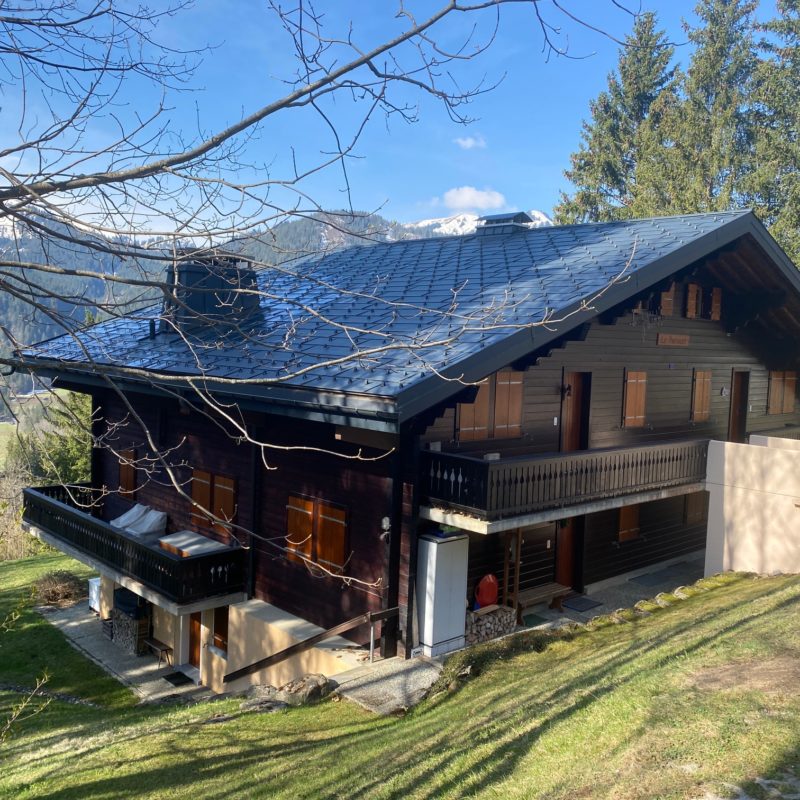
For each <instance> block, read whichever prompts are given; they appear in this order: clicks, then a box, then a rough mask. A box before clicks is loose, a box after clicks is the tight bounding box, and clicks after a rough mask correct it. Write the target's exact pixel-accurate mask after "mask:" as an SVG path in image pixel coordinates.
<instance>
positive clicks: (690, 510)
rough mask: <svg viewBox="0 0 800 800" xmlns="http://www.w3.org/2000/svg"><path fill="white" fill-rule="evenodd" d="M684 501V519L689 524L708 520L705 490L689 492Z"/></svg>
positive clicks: (698, 523)
mask: <svg viewBox="0 0 800 800" xmlns="http://www.w3.org/2000/svg"><path fill="white" fill-rule="evenodd" d="M683 502H684V505H683V519H684V522H685V523H686V524H687V525H700V524H702V523H704V522H705V521H706V493H705V492H693V493H692V494H687V495H686V499H685V500H684V501H683Z"/></svg>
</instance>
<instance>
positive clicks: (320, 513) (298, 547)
mask: <svg viewBox="0 0 800 800" xmlns="http://www.w3.org/2000/svg"><path fill="white" fill-rule="evenodd" d="M286 548H287V550H288V553H287V555H288V558H289V560H290V561H298V562H301V563H302V562H308V561H311V562H313V563H315V564H319V565H320V566H322V567H325V568H326V569H330V570H340V569H342V567H344V564H345V561H346V560H347V512H346V511H345V509H344V508H342V507H341V506H335V505H333V504H331V503H328V502H326V501H324V500H320V499H318V498H314V497H302V496H300V495H289V501H288V503H287V504H286Z"/></svg>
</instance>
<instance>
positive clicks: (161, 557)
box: [22, 486, 245, 603]
mask: <svg viewBox="0 0 800 800" xmlns="http://www.w3.org/2000/svg"><path fill="white" fill-rule="evenodd" d="M23 496H24V501H23V514H22V516H23V520H24V521H25V522H28V523H30V524H31V525H34V526H36V527H37V528H40V529H41V530H43V531H44V532H45V533H48V534H50V535H51V536H52V537H54V538H55V539H57V540H58V541H61V542H64V543H65V544H67V545H70V546H71V547H72V548H74V549H75V550H77V551H79V552H80V553H84V554H85V555H87V556H89V557H91V558H92V559H94V560H95V561H98V562H100V563H101V564H104V565H105V566H107V567H110V568H111V569H112V570H115V571H116V572H119V573H122V574H123V575H126V576H128V577H129V578H133V579H134V580H137V581H139V582H141V583H143V584H144V585H145V586H148V587H150V588H151V589H154V590H155V591H156V592H158V593H159V594H161V595H163V596H164V597H166V598H167V599H168V600H172V601H173V602H175V603H190V602H194V601H196V600H202V599H204V598H206V597H212V596H214V595H222V594H229V593H231V592H240V591H242V590H243V589H244V583H245V561H244V551H243V550H242V549H241V548H238V547H236V548H234V547H230V548H226V549H225V550H221V551H216V552H212V553H205V554H200V555H196V556H189V557H186V558H182V557H180V556H178V555H174V554H173V553H169V552H167V551H166V550H164V549H162V548H161V547H159V546H158V545H157V543H156V544H147V543H145V542H141V541H137V539H136V538H134V537H133V536H131V535H130V534H126V533H125V532H124V531H122V530H120V529H118V528H113V527H111V525H109V524H108V523H107V522H103V521H102V520H101V519H99V518H98V517H96V516H93V514H92V513H91V512H92V511H93V510H96V509H97V508H98V506H97V504H96V503H93V502H92V501H93V496H92V493H91V490H90V489H89V488H88V487H83V486H81V487H71V488H70V491H67V489H65V488H64V487H63V486H47V487H41V488H38V489H25V490H24V491H23Z"/></svg>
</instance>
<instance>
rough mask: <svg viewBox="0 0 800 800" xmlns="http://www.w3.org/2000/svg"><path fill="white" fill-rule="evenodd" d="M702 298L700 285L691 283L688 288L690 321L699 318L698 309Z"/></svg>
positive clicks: (687, 303)
mask: <svg viewBox="0 0 800 800" xmlns="http://www.w3.org/2000/svg"><path fill="white" fill-rule="evenodd" d="M701 296H702V295H701V292H700V286H699V285H698V284H696V283H690V284H688V285H687V286H686V316H687V318H688V319H694V318H695V317H697V316H699V314H698V308H697V307H698V305H699V304H700V298H701Z"/></svg>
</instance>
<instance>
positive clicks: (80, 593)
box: [36, 570, 88, 605]
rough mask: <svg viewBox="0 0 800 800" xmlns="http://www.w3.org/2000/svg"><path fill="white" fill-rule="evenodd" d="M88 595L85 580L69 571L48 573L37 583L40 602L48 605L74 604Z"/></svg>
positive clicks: (37, 594)
mask: <svg viewBox="0 0 800 800" xmlns="http://www.w3.org/2000/svg"><path fill="white" fill-rule="evenodd" d="M87 594H88V589H87V586H86V581H85V579H83V578H79V577H78V576H77V575H76V574H75V573H74V572H68V571H67V570H56V571H55V572H48V573H47V574H46V575H42V577H41V578H39V580H38V581H36V596H37V598H38V599H39V602H41V603H46V604H47V605H58V604H60V603H74V602H75V601H76V600H80V599H81V598H83V597H86V595H87Z"/></svg>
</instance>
